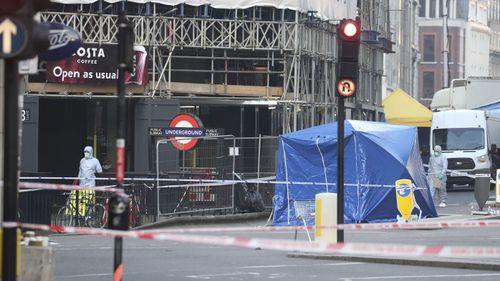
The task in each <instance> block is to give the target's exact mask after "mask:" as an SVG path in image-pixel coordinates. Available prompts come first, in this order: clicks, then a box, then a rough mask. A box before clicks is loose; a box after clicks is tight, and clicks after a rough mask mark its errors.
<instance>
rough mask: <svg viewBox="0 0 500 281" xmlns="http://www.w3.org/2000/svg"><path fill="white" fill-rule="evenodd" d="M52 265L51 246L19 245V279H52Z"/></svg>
mask: <svg viewBox="0 0 500 281" xmlns="http://www.w3.org/2000/svg"><path fill="white" fill-rule="evenodd" d="M54 267H55V260H54V251H53V250H52V247H35V246H28V247H24V246H23V247H21V278H20V281H53V280H54Z"/></svg>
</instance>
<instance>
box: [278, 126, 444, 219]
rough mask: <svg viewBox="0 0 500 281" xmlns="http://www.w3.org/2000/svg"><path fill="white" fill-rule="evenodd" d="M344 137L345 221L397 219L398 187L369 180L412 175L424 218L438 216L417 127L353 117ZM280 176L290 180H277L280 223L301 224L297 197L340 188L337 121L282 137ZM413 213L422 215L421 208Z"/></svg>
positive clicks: (311, 197)
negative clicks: (419, 144)
mask: <svg viewBox="0 0 500 281" xmlns="http://www.w3.org/2000/svg"><path fill="white" fill-rule="evenodd" d="M344 137H345V143H344V147H345V149H344V153H345V158H344V159H345V162H344V174H345V180H344V182H345V184H346V186H345V189H344V190H345V198H344V201H345V207H344V210H345V212H344V221H345V223H355V222H389V221H396V216H397V215H398V214H399V213H398V210H397V206H396V193H395V188H394V187H380V186H376V187H374V186H368V184H370V185H394V184H395V181H396V180H398V179H411V180H412V182H413V183H414V184H415V185H416V186H417V187H419V189H417V190H415V201H416V203H417V204H418V206H419V207H420V209H421V210H422V218H424V217H436V216H437V213H436V209H435V206H434V203H433V201H432V198H431V194H430V190H429V187H428V184H427V181H426V177H425V171H424V167H423V164H422V160H421V158H420V153H419V147H418V139H417V128H416V127H410V126H400V125H392V124H386V123H379V122H368V121H355V120H348V121H346V122H345V135H344ZM276 180H277V181H284V182H288V184H276V188H275V199H274V214H273V224H274V225H295V224H296V220H295V210H294V209H293V200H298V199H306V200H314V198H315V195H316V194H317V193H320V192H337V187H336V182H337V124H336V123H331V124H326V125H321V126H317V127H312V128H309V129H305V130H301V131H297V132H294V133H290V134H286V135H282V136H280V137H279V149H278V166H277V171H276ZM325 181H326V182H328V183H329V184H328V185H325V184H324V183H325ZM293 182H298V183H293ZM300 182H302V183H305V182H314V183H315V184H314V185H310V184H300ZM413 213H414V214H418V212H417V209H414V210H413ZM309 223H311V224H313V223H314V221H310V222H309Z"/></svg>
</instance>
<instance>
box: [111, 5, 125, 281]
mask: <svg viewBox="0 0 500 281" xmlns="http://www.w3.org/2000/svg"><path fill="white" fill-rule="evenodd" d="M125 27H126V19H125V10H124V9H123V8H122V9H121V11H120V14H119V15H118V84H117V95H118V97H117V116H116V117H117V130H116V185H117V187H118V188H123V179H124V176H125V175H124V174H125V119H126V117H127V116H126V112H125V110H126V108H125V106H126V105H125V68H126V65H125V60H126V40H125V34H124V33H125V32H126V29H125ZM127 207H128V206H127ZM109 223H112V222H108V224H109ZM114 240H115V241H114V244H115V245H114V266H113V280H115V281H121V280H122V278H123V262H122V257H123V238H122V237H115V239H114Z"/></svg>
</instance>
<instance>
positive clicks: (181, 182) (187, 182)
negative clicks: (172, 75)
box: [20, 176, 426, 189]
mask: <svg viewBox="0 0 500 281" xmlns="http://www.w3.org/2000/svg"><path fill="white" fill-rule="evenodd" d="M275 178H276V177H275V176H270V177H263V178H256V179H246V180H230V179H167V178H125V179H124V180H125V181H149V182H171V183H176V184H173V185H160V186H159V187H158V188H159V189H164V188H178V187H201V186H210V187H212V186H223V185H230V184H240V183H246V184H289V185H312V186H336V185H337V183H335V182H311V181H277V180H275ZM75 179H80V178H77V177H21V178H20V180H75ZM94 180H96V181H112V180H116V178H94ZM23 183H24V182H23ZM33 184H35V183H33ZM344 186H351V187H358V186H362V187H383V188H394V187H396V186H395V185H394V184H370V183H344ZM413 188H414V189H426V188H425V187H416V186H413Z"/></svg>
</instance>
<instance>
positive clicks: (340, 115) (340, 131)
mask: <svg viewBox="0 0 500 281" xmlns="http://www.w3.org/2000/svg"><path fill="white" fill-rule="evenodd" d="M344 120H345V105H344V98H343V97H339V96H338V97H337V224H344ZM337 243H344V230H343V229H337Z"/></svg>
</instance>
